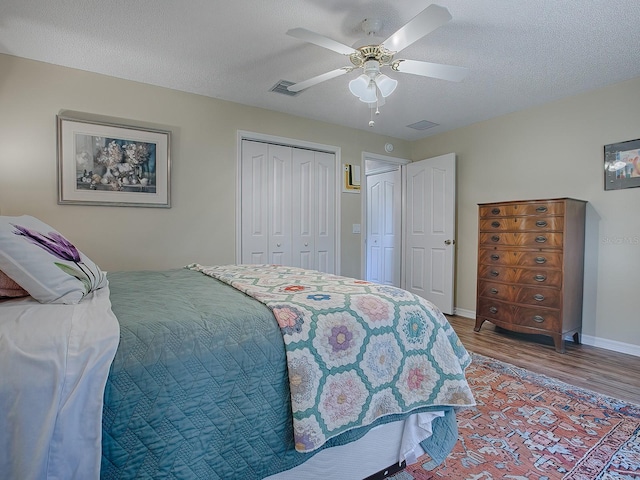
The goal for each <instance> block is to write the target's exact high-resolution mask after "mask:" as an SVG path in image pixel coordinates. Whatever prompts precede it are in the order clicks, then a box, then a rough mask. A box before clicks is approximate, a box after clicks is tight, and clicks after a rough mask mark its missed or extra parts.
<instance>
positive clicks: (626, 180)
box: [604, 139, 640, 190]
mask: <svg viewBox="0 0 640 480" xmlns="http://www.w3.org/2000/svg"><path fill="white" fill-rule="evenodd" d="M633 187H640V139H637V140H628V141H626V142H620V143H612V144H610V145H605V146H604V189H605V190H619V189H621V188H633Z"/></svg>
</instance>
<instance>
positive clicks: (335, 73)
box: [287, 67, 353, 92]
mask: <svg viewBox="0 0 640 480" xmlns="http://www.w3.org/2000/svg"><path fill="white" fill-rule="evenodd" d="M351 70H353V68H352V67H342V68H338V69H336V70H331V71H330V72H327V73H323V74H322V75H318V76H316V77H313V78H310V79H308V80H305V81H303V82H299V83H295V84H293V85H289V86H288V87H287V90H289V91H290V92H299V91H301V90H304V89H305V88H309V87H313V86H314V85H317V84H318V83H321V82H324V81H326V80H331V79H332V78H335V77H339V76H340V75H344V74H345V73H349V72H350V71H351Z"/></svg>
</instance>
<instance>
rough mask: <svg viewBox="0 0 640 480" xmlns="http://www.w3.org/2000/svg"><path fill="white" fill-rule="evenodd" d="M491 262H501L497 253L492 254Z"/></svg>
mask: <svg viewBox="0 0 640 480" xmlns="http://www.w3.org/2000/svg"><path fill="white" fill-rule="evenodd" d="M491 260H500V255H498V254H497V253H494V254H492V255H491Z"/></svg>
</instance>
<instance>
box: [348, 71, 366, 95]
mask: <svg viewBox="0 0 640 480" xmlns="http://www.w3.org/2000/svg"><path fill="white" fill-rule="evenodd" d="M370 80H371V79H370V78H369V77H368V76H367V75H365V74H364V73H363V74H362V75H359V76H358V77H356V78H354V79H353V80H351V81H350V82H349V91H350V92H351V93H353V94H354V95H355V96H356V97H358V98H361V97H362V96H363V95H365V94H366V92H367V88H368V87H369V82H370Z"/></svg>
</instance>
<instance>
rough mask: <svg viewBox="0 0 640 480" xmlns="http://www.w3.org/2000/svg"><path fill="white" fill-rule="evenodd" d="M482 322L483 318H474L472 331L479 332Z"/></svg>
mask: <svg viewBox="0 0 640 480" xmlns="http://www.w3.org/2000/svg"><path fill="white" fill-rule="evenodd" d="M483 323H484V318H476V326H475V327H473V331H474V332H479V331H480V327H481V326H482V324H483Z"/></svg>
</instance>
